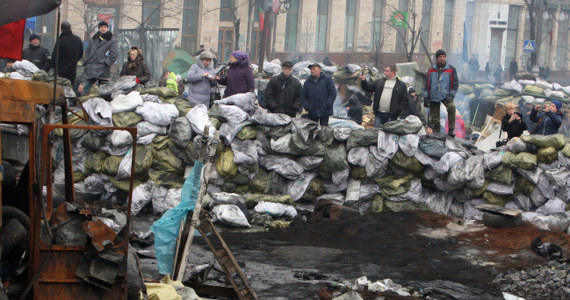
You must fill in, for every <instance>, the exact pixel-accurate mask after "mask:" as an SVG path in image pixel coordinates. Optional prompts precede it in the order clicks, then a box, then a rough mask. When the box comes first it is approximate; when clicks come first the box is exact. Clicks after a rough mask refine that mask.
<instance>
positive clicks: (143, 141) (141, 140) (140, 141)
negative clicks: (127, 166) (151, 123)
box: [137, 133, 157, 146]
mask: <svg viewBox="0 0 570 300" xmlns="http://www.w3.org/2000/svg"><path fill="white" fill-rule="evenodd" d="M156 135H157V134H156V133H150V134H147V135H145V136H139V137H137V145H145V146H146V145H150V144H152V140H153V139H154V137H156Z"/></svg>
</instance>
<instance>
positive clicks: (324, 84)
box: [301, 63, 336, 126]
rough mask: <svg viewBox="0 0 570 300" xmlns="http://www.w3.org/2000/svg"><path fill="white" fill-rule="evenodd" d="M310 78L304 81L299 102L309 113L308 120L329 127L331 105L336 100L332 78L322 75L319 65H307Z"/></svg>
mask: <svg viewBox="0 0 570 300" xmlns="http://www.w3.org/2000/svg"><path fill="white" fill-rule="evenodd" d="M309 69H310V70H311V76H309V78H307V80H305V84H304V85H303V93H302V94H301V102H302V103H303V108H305V109H306V110H307V112H309V119H311V120H313V121H315V122H319V124H321V125H323V126H328V125H329V116H331V115H332V114H333V103H334V100H335V99H336V88H335V86H334V82H333V80H332V78H331V77H330V76H328V75H326V74H325V73H322V69H321V65H320V64H318V63H313V64H311V65H309Z"/></svg>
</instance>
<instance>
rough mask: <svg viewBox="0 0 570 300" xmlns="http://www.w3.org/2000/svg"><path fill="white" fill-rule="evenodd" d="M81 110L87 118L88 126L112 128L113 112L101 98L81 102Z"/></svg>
mask: <svg viewBox="0 0 570 300" xmlns="http://www.w3.org/2000/svg"><path fill="white" fill-rule="evenodd" d="M83 108H84V109H85V112H87V115H88V116H89V124H91V125H93V124H96V125H99V126H109V127H112V126H113V112H112V111H111V105H109V102H107V101H105V100H104V99H103V98H99V97H94V98H91V99H89V100H87V101H85V102H83Z"/></svg>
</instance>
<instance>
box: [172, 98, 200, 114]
mask: <svg viewBox="0 0 570 300" xmlns="http://www.w3.org/2000/svg"><path fill="white" fill-rule="evenodd" d="M174 105H175V106H176V108H177V109H178V116H179V117H184V116H186V115H187V114H188V112H190V111H191V110H192V108H194V106H196V105H195V104H191V103H190V102H188V101H176V102H174Z"/></svg>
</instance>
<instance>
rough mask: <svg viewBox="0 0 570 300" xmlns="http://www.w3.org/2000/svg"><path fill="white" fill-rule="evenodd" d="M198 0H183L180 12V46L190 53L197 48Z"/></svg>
mask: <svg viewBox="0 0 570 300" xmlns="http://www.w3.org/2000/svg"><path fill="white" fill-rule="evenodd" d="M199 5H200V0H184V8H183V13H182V45H180V47H181V48H182V49H184V50H185V51H186V52H188V53H190V54H192V53H194V52H195V51H196V50H197V49H198V40H197V39H198V7H199Z"/></svg>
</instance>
